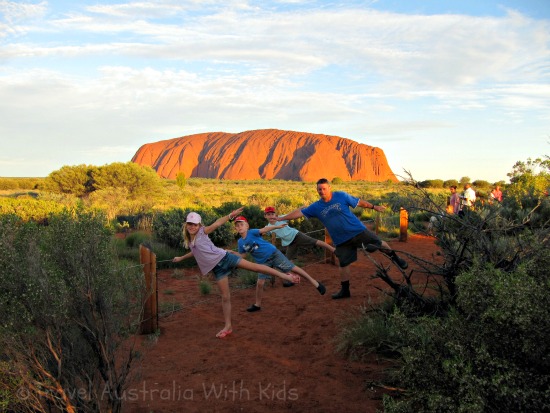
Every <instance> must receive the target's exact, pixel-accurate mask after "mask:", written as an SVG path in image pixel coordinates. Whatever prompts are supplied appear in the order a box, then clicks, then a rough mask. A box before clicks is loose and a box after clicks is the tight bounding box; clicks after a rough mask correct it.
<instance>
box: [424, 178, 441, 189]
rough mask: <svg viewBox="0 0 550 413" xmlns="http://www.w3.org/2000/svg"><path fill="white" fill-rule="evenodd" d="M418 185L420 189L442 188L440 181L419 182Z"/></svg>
mask: <svg viewBox="0 0 550 413" xmlns="http://www.w3.org/2000/svg"><path fill="white" fill-rule="evenodd" d="M418 185H419V186H420V187H422V188H443V185H444V183H443V180H442V179H428V180H426V181H421V182H419V183H418Z"/></svg>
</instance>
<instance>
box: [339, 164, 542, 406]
mask: <svg viewBox="0 0 550 413" xmlns="http://www.w3.org/2000/svg"><path fill="white" fill-rule="evenodd" d="M533 166H537V167H538V168H539V169H538V172H536V173H535V172H533V171H534V168H533ZM510 177H511V184H510V185H509V186H507V192H506V194H507V196H506V197H505V198H504V200H503V202H502V203H498V202H496V203H492V204H490V203H481V202H478V204H477V205H476V206H475V208H474V210H471V211H467V212H466V213H465V215H464V216H461V217H459V216H457V215H449V214H447V213H446V212H445V210H444V209H441V208H440V202H439V200H437V198H434V197H433V196H432V194H430V193H428V192H426V191H425V189H424V188H422V187H420V186H419V185H417V184H416V182H414V180H412V179H411V180H410V181H409V184H410V186H409V188H410V192H409V194H408V196H407V199H408V202H409V204H408V206H407V209H408V210H410V211H413V210H418V211H422V212H424V213H426V214H429V215H430V216H433V217H436V220H435V225H434V236H435V239H436V242H437V244H438V245H439V247H440V248H441V253H442V256H443V258H444V260H443V262H442V264H434V263H430V262H425V261H423V260H420V259H418V258H416V257H414V256H411V257H409V258H410V260H411V261H414V262H415V263H416V265H417V266H419V267H420V268H421V269H423V270H424V272H425V273H426V274H427V275H428V281H431V283H432V284H435V289H434V291H435V294H434V291H431V292H430V293H429V294H424V293H423V292H422V291H417V290H416V289H415V287H414V286H413V285H412V284H411V283H410V282H409V278H408V277H409V276H410V275H411V274H407V273H406V272H405V271H403V273H402V278H401V279H400V280H396V279H395V278H390V277H389V276H388V274H387V273H386V271H385V268H384V267H382V266H378V273H377V275H378V276H379V277H380V278H381V279H382V280H383V281H385V282H386V283H387V284H388V286H389V287H390V293H389V295H390V297H391V300H390V301H389V302H386V303H384V306H383V307H372V308H364V309H362V311H360V312H359V314H356V316H355V317H353V318H352V320H351V321H350V322H348V323H345V325H344V326H343V328H342V332H341V335H340V337H339V339H338V349H339V350H340V351H342V352H344V353H346V354H348V355H349V356H351V357H362V356H364V355H365V354H369V353H372V352H376V353H377V354H379V355H380V356H384V357H388V358H390V359H392V360H394V363H395V364H394V366H395V367H394V368H393V370H392V371H391V372H392V374H389V375H388V377H387V382H388V383H390V384H391V386H392V387H393V388H396V389H398V391H397V394H394V395H393V396H392V395H389V394H388V395H386V396H384V411H386V412H389V413H401V412H419V411H424V412H480V413H481V412H497V411H498V412H520V411H521V412H528V411H533V412H534V411H537V412H539V411H540V412H542V411H548V410H550V390H549V389H550V373H549V372H550V356H549V355H550V347H549V346H550V341H549V340H548V337H550V298H549V295H548V289H549V288H550V198H549V197H548V193H547V190H548V188H549V187H550V161H548V159H547V160H546V161H542V160H537V161H529V162H528V163H518V164H517V165H516V166H515V167H514V170H513V171H512V173H511V174H510Z"/></svg>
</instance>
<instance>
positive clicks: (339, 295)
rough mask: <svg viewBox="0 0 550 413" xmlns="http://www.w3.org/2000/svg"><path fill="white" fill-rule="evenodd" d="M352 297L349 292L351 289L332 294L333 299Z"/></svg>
mask: <svg viewBox="0 0 550 413" xmlns="http://www.w3.org/2000/svg"><path fill="white" fill-rule="evenodd" d="M350 297H351V294H350V292H349V290H345V291H344V290H340V291H338V292H337V293H336V294H332V299H333V300H339V299H340V298H350Z"/></svg>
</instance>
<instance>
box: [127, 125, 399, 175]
mask: <svg viewBox="0 0 550 413" xmlns="http://www.w3.org/2000/svg"><path fill="white" fill-rule="evenodd" d="M132 162H135V163H137V164H140V165H146V166H151V167H152V168H153V169H155V170H156V171H157V173H158V175H159V176H160V177H162V178H168V179H175V178H176V176H177V175H178V173H180V172H182V173H183V174H184V176H185V177H187V178H193V177H200V178H216V179H231V180H252V179H284V180H292V181H309V182H313V181H317V180H318V179H319V178H327V179H334V178H336V177H338V178H341V179H342V180H344V181H359V180H363V181H371V182H381V181H392V182H397V178H396V176H395V175H394V173H393V172H392V170H391V169H390V167H389V165H388V161H387V160H386V155H385V154H384V151H383V150H382V149H380V148H377V147H373V146H369V145H365V144H361V143H358V142H355V141H353V140H351V139H346V138H341V137H338V136H330V135H322V134H314V133H307V132H293V131H285V130H278V129H261V130H252V131H246V132H240V133H236V134H234V133H226V132H209V133H200V134H195V135H188V136H182V137H179V138H173V139H168V140H163V141H159V142H154V143H147V144H145V145H143V146H141V147H140V148H139V149H138V151H137V152H136V154H135V155H134V157H133V158H132Z"/></svg>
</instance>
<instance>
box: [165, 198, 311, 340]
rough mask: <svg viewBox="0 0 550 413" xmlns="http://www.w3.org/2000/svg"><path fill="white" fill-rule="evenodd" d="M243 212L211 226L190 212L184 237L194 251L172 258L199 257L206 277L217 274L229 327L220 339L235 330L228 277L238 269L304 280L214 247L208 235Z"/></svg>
mask: <svg viewBox="0 0 550 413" xmlns="http://www.w3.org/2000/svg"><path fill="white" fill-rule="evenodd" d="M242 210H243V207H241V208H237V209H236V210H234V211H232V212H231V213H230V214H229V215H227V216H224V217H221V218H218V219H217V220H216V221H215V222H214V223H213V224H210V225H209V226H207V227H205V226H204V225H203V224H202V219H201V216H200V215H199V214H197V213H196V212H190V213H189V214H188V215H187V218H186V220H185V224H184V226H183V238H184V246H185V248H189V249H190V250H191V252H189V253H187V254H185V255H182V256H181V257H174V258H173V259H172V262H179V261H182V260H185V259H187V258H191V257H195V259H196V260H197V264H198V265H199V269H200V270H201V273H202V274H203V275H206V274H208V273H209V272H210V271H212V272H213V273H214V276H215V277H216V281H217V283H218V287H219V289H220V293H221V296H222V309H223V317H224V320H225V326H224V327H223V328H222V329H221V330H220V331H219V332H218V333H217V334H216V337H218V338H225V337H227V336H228V335H230V334H231V333H232V332H233V327H232V325H231V298H230V293H229V280H228V278H227V277H228V275H229V274H231V271H232V270H233V269H234V268H236V267H238V268H244V269H245V270H249V271H254V272H261V273H265V274H269V275H273V276H276V277H281V278H284V279H285V280H288V281H292V282H295V283H297V282H299V281H300V277H299V276H297V275H296V276H292V275H290V274H285V273H282V272H280V271H277V270H274V269H273V268H270V267H268V266H266V265H261V264H256V263H253V262H250V261H247V260H245V259H244V258H242V257H240V256H237V255H235V254H231V253H229V251H226V250H224V249H222V248H218V247H216V246H215V245H214V243H213V242H212V240H210V238H209V237H208V234H210V233H211V232H213V231H214V230H215V229H217V228H218V227H220V226H222V225H223V224H225V223H226V222H227V221H232V220H233V219H234V218H235V217H236V216H237V215H238V214H240V213H241V212H242Z"/></svg>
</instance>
